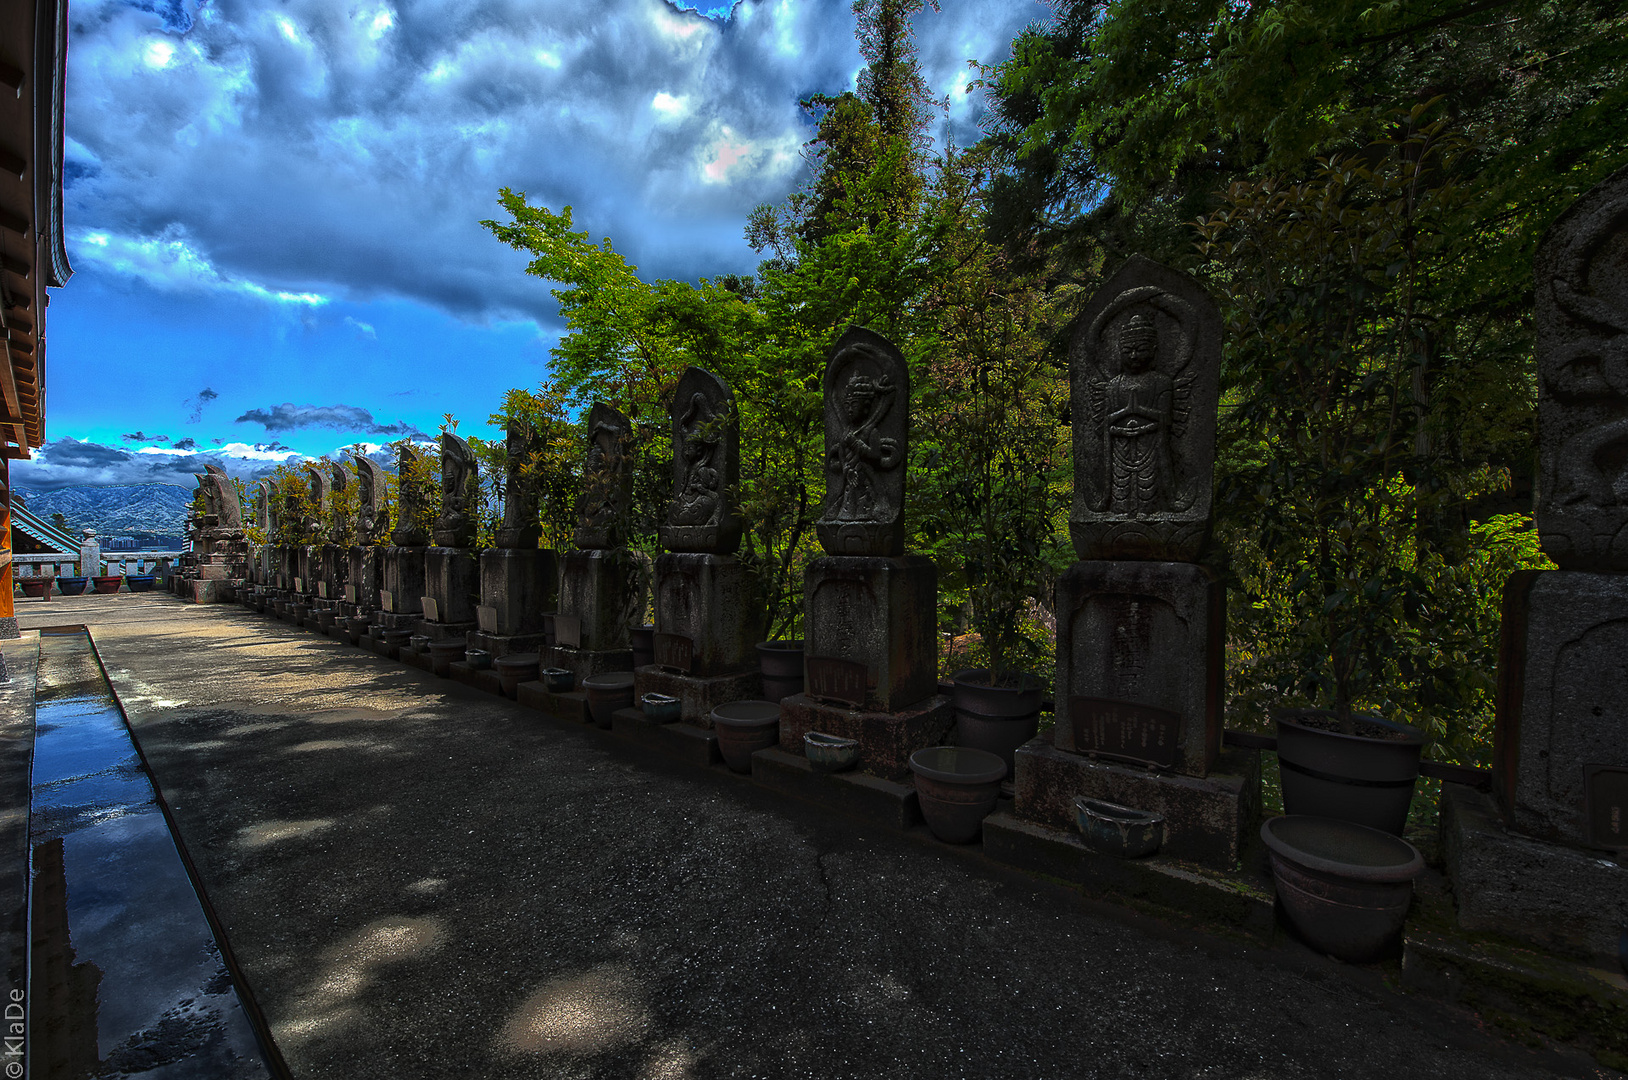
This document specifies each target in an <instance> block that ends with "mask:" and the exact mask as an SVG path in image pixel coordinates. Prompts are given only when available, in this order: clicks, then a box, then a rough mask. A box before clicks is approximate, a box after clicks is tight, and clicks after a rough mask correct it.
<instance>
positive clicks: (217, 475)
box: [193, 465, 243, 530]
mask: <svg viewBox="0 0 1628 1080" xmlns="http://www.w3.org/2000/svg"><path fill="white" fill-rule="evenodd" d="M193 475H194V476H196V477H197V478H198V489H199V490H200V491H202V492H203V497H204V514H205V515H206V516H209V517H212V518H214V519H215V522H214V525H213V526H212V527H213V528H216V529H226V530H233V529H242V528H243V506H242V504H241V503H240V502H239V501H238V497H237V485H236V484H234V483H232V478H231V477H229V476H227V475H226V470H225V469H222V468H221V467H220V466H219V465H205V466H204V471H203V472H201V473H193Z"/></svg>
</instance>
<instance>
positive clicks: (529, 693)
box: [515, 682, 590, 724]
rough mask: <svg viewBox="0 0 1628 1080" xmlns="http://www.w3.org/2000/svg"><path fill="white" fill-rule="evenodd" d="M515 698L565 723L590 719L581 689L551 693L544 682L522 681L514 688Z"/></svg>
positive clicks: (585, 721) (528, 706)
mask: <svg viewBox="0 0 1628 1080" xmlns="http://www.w3.org/2000/svg"><path fill="white" fill-rule="evenodd" d="M515 700H516V701H518V702H519V703H520V704H522V705H524V706H525V707H526V708H528V709H536V710H537V711H538V712H541V713H547V714H548V715H550V716H552V717H554V718H555V719H557V720H564V721H566V722H567V723H573V724H586V723H587V722H588V721H589V719H590V717H589V715H588V695H587V694H584V693H583V692H582V691H581V690H573V691H571V692H570V693H568V694H551V693H549V692H548V684H546V683H543V682H523V683H521V684H520V686H519V687H518V688H517V689H516V692H515Z"/></svg>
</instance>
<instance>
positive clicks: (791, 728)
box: [780, 694, 955, 780]
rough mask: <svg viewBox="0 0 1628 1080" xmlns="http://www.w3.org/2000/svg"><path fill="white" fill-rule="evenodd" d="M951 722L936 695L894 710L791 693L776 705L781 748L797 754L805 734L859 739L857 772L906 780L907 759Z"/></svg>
mask: <svg viewBox="0 0 1628 1080" xmlns="http://www.w3.org/2000/svg"><path fill="white" fill-rule="evenodd" d="M954 723H955V710H954V709H952V708H951V707H950V699H949V698H947V697H945V696H943V695H941V694H935V695H933V696H931V697H927V698H925V699H922V700H918V701H916V702H914V703H913V704H911V705H909V706H906V707H904V708H901V709H898V710H896V711H894V712H878V711H873V710H868V709H848V708H843V707H842V706H840V705H829V704H825V703H823V702H819V701H816V700H814V699H813V698H811V697H809V696H808V695H806V694H794V695H792V696H791V697H789V698H786V699H785V700H783V701H782V702H781V703H780V748H781V749H782V750H784V751H786V752H787V753H789V754H799V755H801V754H802V753H803V736H804V735H805V734H807V733H808V732H810V731H819V732H823V733H824V734H826V735H836V736H838V737H839V738H844V739H858V740H859V748H860V749H859V763H858V765H857V766H856V768H857V769H858V770H859V771H860V772H863V773H867V774H869V775H871V776H881V777H885V778H887V779H889V780H902V779H904V778H906V777H908V776H910V755H911V754H914V753H915V752H916V751H917V750H921V749H923V748H925V747H928V746H938V745H939V744H941V743H942V742H943V741H944V738H945V736H946V735H948V734H949V731H950V727H951V725H952V724H954Z"/></svg>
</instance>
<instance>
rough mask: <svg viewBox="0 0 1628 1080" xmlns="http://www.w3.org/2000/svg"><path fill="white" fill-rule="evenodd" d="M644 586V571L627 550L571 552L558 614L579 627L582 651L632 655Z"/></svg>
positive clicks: (563, 563) (564, 561)
mask: <svg viewBox="0 0 1628 1080" xmlns="http://www.w3.org/2000/svg"><path fill="white" fill-rule="evenodd" d="M643 585H644V575H643V571H642V570H641V568H640V567H639V565H638V564H637V563H635V562H634V560H633V556H632V554H631V553H630V552H629V551H628V549H627V548H608V549H603V550H600V549H592V550H587V551H571V552H567V553H566V555H565V557H564V558H563V559H562V560H561V570H560V608H559V610H560V614H562V615H571V616H575V617H576V618H577V619H578V620H579V621H580V630H581V634H582V637H581V640H580V641H579V642H578V647H579V648H581V649H582V650H584V651H594V652H607V651H608V652H620V651H622V650H624V649H627V648H628V627H629V626H630V625H632V624H633V623H634V622H636V621H642V620H640V619H639V616H640V615H641V614H642V613H643V612H644V588H643ZM560 666H561V667H568V666H569V665H566V664H562V665H560ZM631 666H632V665H631V664H630V665H629V667H628V668H623V669H620V670H624V671H625V670H630V669H631ZM607 670H612V671H614V670H618V669H616V668H610V669H607Z"/></svg>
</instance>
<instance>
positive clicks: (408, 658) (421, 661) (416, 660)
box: [396, 649, 434, 672]
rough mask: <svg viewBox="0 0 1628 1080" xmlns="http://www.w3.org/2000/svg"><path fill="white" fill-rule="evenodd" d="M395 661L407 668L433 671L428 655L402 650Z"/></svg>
mask: <svg viewBox="0 0 1628 1080" xmlns="http://www.w3.org/2000/svg"><path fill="white" fill-rule="evenodd" d="M396 659H397V660H399V661H401V662H402V663H403V664H406V665H407V666H408V667H415V668H418V670H420V671H430V672H433V671H434V668H432V667H431V666H430V655H429V653H416V652H413V651H412V650H411V649H402V650H401V651H400V652H399V653H397V654H396Z"/></svg>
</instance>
